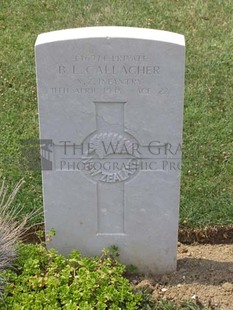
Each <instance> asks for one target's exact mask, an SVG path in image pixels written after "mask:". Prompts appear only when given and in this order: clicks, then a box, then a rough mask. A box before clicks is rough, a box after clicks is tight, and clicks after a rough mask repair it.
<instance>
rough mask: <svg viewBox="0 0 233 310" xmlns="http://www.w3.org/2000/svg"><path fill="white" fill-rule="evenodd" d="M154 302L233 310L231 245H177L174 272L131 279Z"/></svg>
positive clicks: (232, 254)
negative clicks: (145, 291)
mask: <svg viewBox="0 0 233 310" xmlns="http://www.w3.org/2000/svg"><path fill="white" fill-rule="evenodd" d="M132 282H133V283H134V285H136V286H137V287H141V288H143V287H144V288H147V289H148V291H149V292H150V293H151V294H152V298H155V299H157V300H158V299H167V300H171V301H173V302H175V303H176V304H177V305H180V303H181V302H182V301H193V302H194V303H196V304H197V305H203V306H204V307H205V309H211V310H215V309H218V310H233V245H232V244H231V245H225V244H224V245H223V244H217V245H200V244H198V245H184V244H181V243H179V244H178V266H177V272H175V273H173V274H170V275H163V276H156V277H155V276H154V277H138V278H134V279H132Z"/></svg>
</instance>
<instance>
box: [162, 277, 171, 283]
mask: <svg viewBox="0 0 233 310" xmlns="http://www.w3.org/2000/svg"><path fill="white" fill-rule="evenodd" d="M161 282H162V283H163V284H167V283H168V282H169V277H168V276H167V275H164V276H162V278H161Z"/></svg>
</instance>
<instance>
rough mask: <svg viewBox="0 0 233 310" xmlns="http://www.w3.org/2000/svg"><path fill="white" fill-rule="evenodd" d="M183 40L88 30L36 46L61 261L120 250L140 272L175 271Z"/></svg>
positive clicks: (52, 36)
mask: <svg viewBox="0 0 233 310" xmlns="http://www.w3.org/2000/svg"><path fill="white" fill-rule="evenodd" d="M184 57H185V56H184V37H183V36H182V35H179V34H175V33H170V32H165V31H158V30H151V29H140V28H127V27H90V28H80V29H69V30H60V31H55V32H50V33H44V34H41V35H39V36H38V38H37V41H36V67H37V87H38V102H39V116H40V138H41V139H43V140H49V141H52V146H51V147H50V156H49V160H50V165H49V167H50V168H49V169H48V170H46V169H44V170H43V171H42V175H43V198H44V209H45V223H46V231H48V230H50V229H51V228H55V230H56V236H55V237H54V239H53V240H52V243H51V245H50V246H53V247H55V248H57V249H58V250H59V251H60V252H62V253H63V254H68V253H69V252H70V251H71V250H72V249H74V248H77V249H78V250H80V251H81V252H82V253H83V254H85V255H97V254H100V253H101V250H102V249H103V248H104V247H108V246H111V245H116V246H118V247H119V249H120V258H121V260H122V261H123V262H124V263H125V264H133V265H135V266H137V267H138V270H139V271H141V272H151V273H154V274H156V273H166V272H172V271H174V270H175V269H176V244H177V231H178V214H179V191H180V173H181V144H182V113H183V93H184Z"/></svg>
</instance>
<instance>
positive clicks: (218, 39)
mask: <svg viewBox="0 0 233 310" xmlns="http://www.w3.org/2000/svg"><path fill="white" fill-rule="evenodd" d="M232 16H233V6H232V1H230V0H192V1H191V0H190V1H188V0H177V1H176V0H161V1H159V0H153V1H152V0H126V1H125V0H89V1H88V0H66V1H65V0H34V1H32V0H1V1H0V124H1V126H0V175H2V176H3V177H6V180H7V184H8V185H9V187H10V188H12V187H13V186H14V184H15V183H16V182H17V181H18V180H19V179H20V178H22V177H24V179H25V181H26V184H25V185H24V187H23V188H22V189H21V191H20V193H19V194H18V196H17V199H16V200H15V202H14V204H20V205H21V206H22V207H23V209H24V210H25V212H29V211H30V210H32V209H34V208H36V209H40V208H42V189H41V174H40V171H38V170H37V171H28V170H27V169H23V168H22V165H21V162H22V151H21V149H22V147H21V140H24V139H38V134H39V131H38V113H37V99H36V80H35V64H34V43H35V40H36V37H37V35H38V34H39V33H41V32H48V31H52V30H58V29H64V28H75V27H85V26H101V25H106V26H107V25H116V26H134V27H144V28H153V29H162V30H168V31H174V32H178V33H182V34H184V35H185V37H186V46H187V48H186V88H185V111H184V141H183V142H184V143H183V171H182V184H181V212H180V225H181V227H202V226H210V225H217V224H224V225H226V224H233V205H232V201H233V199H232V192H233V190H232V189H233V187H232V183H233V182H232V175H233V167H232V161H231V160H232V157H231V156H232V155H231V154H232V129H233V126H232V125H233V124H232V119H233V116H232V97H233V94H232V85H233V76H232V71H231V69H232V62H233V61H232V54H231V53H232V50H233V46H232V28H233V19H232Z"/></svg>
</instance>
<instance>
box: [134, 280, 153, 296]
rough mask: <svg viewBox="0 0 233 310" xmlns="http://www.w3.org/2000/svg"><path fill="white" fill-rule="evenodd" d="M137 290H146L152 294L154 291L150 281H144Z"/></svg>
mask: <svg viewBox="0 0 233 310" xmlns="http://www.w3.org/2000/svg"><path fill="white" fill-rule="evenodd" d="M137 288H142V289H146V290H147V291H148V292H149V293H152V292H153V290H154V287H153V285H152V284H151V282H150V281H149V280H142V281H141V282H140V283H138V285H137Z"/></svg>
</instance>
